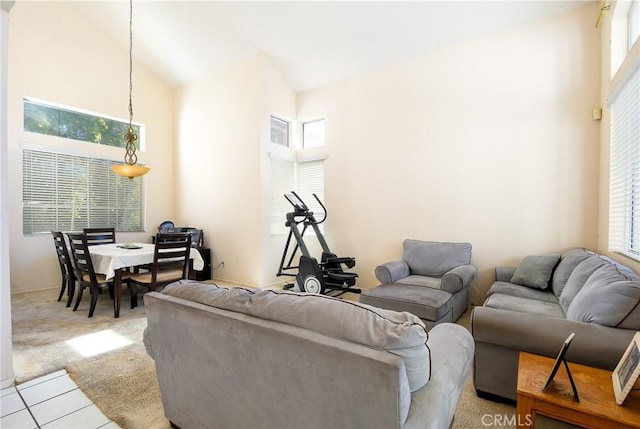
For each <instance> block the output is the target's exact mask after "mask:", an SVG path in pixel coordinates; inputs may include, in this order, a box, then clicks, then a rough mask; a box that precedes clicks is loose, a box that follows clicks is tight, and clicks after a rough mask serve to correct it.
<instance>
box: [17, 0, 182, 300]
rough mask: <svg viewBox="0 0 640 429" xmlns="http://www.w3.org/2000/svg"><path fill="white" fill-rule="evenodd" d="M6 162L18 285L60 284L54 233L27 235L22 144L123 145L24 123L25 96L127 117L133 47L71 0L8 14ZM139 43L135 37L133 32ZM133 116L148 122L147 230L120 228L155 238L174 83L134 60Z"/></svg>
mask: <svg viewBox="0 0 640 429" xmlns="http://www.w3.org/2000/svg"><path fill="white" fill-rule="evenodd" d="M9 34H10V43H9V72H8V75H9V76H8V82H9V83H8V85H9V89H8V92H9V94H8V110H9V114H8V128H9V129H8V134H9V136H8V137H9V139H8V142H9V143H8V164H9V183H8V188H9V206H10V228H11V235H10V239H11V248H10V252H11V289H12V291H13V292H18V291H27V290H35V289H45V288H51V287H57V286H59V284H60V270H59V267H58V265H57V261H56V258H55V257H54V256H55V253H54V249H53V242H52V238H51V236H50V235H49V234H44V235H39V236H32V237H24V236H23V235H22V156H21V154H22V152H21V148H22V144H23V142H28V143H38V144H45V145H49V146H52V147H59V148H62V149H64V150H69V149H70V150H77V151H81V152H85V153H87V152H88V153H93V154H100V155H104V156H106V157H114V159H122V157H123V156H124V151H123V150H122V149H116V148H108V147H100V146H98V145H91V144H86V143H80V142H75V141H70V140H64V139H59V138H45V137H43V136H38V135H34V134H31V133H25V132H23V131H22V98H23V97H24V96H29V97H34V98H38V99H43V100H47V101H51V102H55V103H60V104H63V105H68V106H73V107H77V108H81V109H85V110H89V111H93V112H97V113H102V114H106V115H109V116H113V117H118V118H123V119H128V116H129V114H128V110H127V106H128V88H129V85H128V69H129V61H128V52H127V50H126V48H125V47H120V46H118V45H116V44H115V43H114V42H113V41H111V40H110V39H108V38H107V37H106V36H105V35H104V34H103V33H101V32H100V31H98V30H96V29H95V26H94V25H92V24H91V23H90V22H89V21H88V20H87V18H86V17H85V16H84V15H82V14H81V13H79V12H78V11H77V10H76V8H75V6H74V5H73V3H72V2H18V3H17V4H16V5H15V7H14V8H13V9H12V11H11V14H10V16H9ZM134 50H135V40H134ZM133 86H134V94H133V107H134V121H136V122H140V123H143V124H145V125H146V126H147V135H146V138H147V140H146V141H147V144H146V151H145V152H144V153H140V154H139V156H140V160H141V161H143V162H145V163H147V164H148V165H149V166H150V167H151V172H150V173H149V174H148V175H147V176H145V180H146V210H147V214H146V221H147V232H146V233H140V234H121V235H120V234H119V239H122V240H123V241H138V240H140V241H150V238H149V236H150V235H151V234H153V233H154V232H155V231H156V227H157V226H158V224H159V223H160V222H161V221H163V220H165V219H170V218H173V217H174V195H175V191H174V156H173V152H174V145H173V143H174V126H173V124H174V122H173V110H172V106H173V91H172V89H171V88H170V87H169V86H167V85H166V84H165V83H163V82H162V81H161V80H160V79H158V78H157V77H156V76H155V75H154V74H152V73H150V72H149V71H148V70H146V69H145V68H144V67H142V66H141V65H140V64H138V63H135V62H134V72H133Z"/></svg>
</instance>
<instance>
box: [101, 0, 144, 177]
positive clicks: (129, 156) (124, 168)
mask: <svg viewBox="0 0 640 429" xmlns="http://www.w3.org/2000/svg"><path fill="white" fill-rule="evenodd" d="M132 51H133V0H129V129H128V131H127V133H126V134H125V135H124V139H125V141H126V145H125V151H126V152H125V154H124V162H125V163H124V164H121V165H112V166H111V169H112V170H113V171H114V173H116V174H117V175H119V176H124V177H128V178H129V180H131V179H133V178H134V177H138V176H142V175H144V174H147V173H148V172H149V170H150V168H149V167H145V166H143V165H138V164H136V162H137V161H138V156H137V155H136V141H137V140H138V136H137V135H136V133H134V132H133V127H132V126H131V122H132V121H133V103H132V102H131V93H132V92H133V83H132V81H133V79H132V76H133V55H132Z"/></svg>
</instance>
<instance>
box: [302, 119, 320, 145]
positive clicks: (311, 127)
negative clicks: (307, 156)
mask: <svg viewBox="0 0 640 429" xmlns="http://www.w3.org/2000/svg"><path fill="white" fill-rule="evenodd" d="M321 146H324V119H322V120H320V121H313V122H306V123H304V124H302V147H303V149H309V148H312V147H321Z"/></svg>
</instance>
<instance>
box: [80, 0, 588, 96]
mask: <svg viewBox="0 0 640 429" xmlns="http://www.w3.org/2000/svg"><path fill="white" fill-rule="evenodd" d="M585 3H586V2H585V1H583V0H572V1H571V0H569V1H560V0H557V1H556V0H534V1H520V0H503V1H412V2H403V1H371V2H370V1H352V2H346V1H337V2H322V1H316V2H308V1H290V2H287V1H285V2H271V1H258V2H250V1H228V2H223V1H182V0H175V1H147V0H145V1H140V0H138V1H134V4H133V51H134V56H135V57H136V58H137V59H138V60H139V61H141V62H142V63H143V64H145V65H146V66H147V67H149V68H150V69H152V70H154V71H155V73H157V74H158V75H159V76H160V77H161V78H162V79H164V80H165V81H166V82H167V83H169V84H170V85H172V86H180V85H183V84H186V83H189V82H191V81H193V80H196V79H198V78H200V77H202V76H204V75H206V74H207V73H211V72H212V71H213V70H215V69H217V68H220V67H224V66H225V65H226V64H228V63H230V62H233V61H235V60H238V59H240V58H242V57H245V56H248V55H250V54H252V53H255V52H260V51H261V52H263V53H264V54H265V55H267V56H268V58H269V59H270V61H271V62H272V63H273V64H274V65H275V66H276V67H277V68H278V69H279V70H280V72H281V73H282V75H283V77H284V78H285V79H286V80H287V81H288V83H289V84H290V85H291V87H292V88H293V89H294V90H296V91H305V90H309V89H313V88H317V87H321V86H324V85H327V84H330V83H332V82H335V81H338V80H342V79H345V78H348V77H350V76H353V75H356V74H358V73H363V72H366V71H367V70H370V69H373V68H376V67H380V66H382V65H384V64H386V63H392V62H396V61H399V60H402V59H404V58H408V57H411V56H415V55H419V54H421V53H425V52H427V51H429V50H433V49H437V48H439V47H443V46H446V45H449V44H454V43H458V42H460V41H463V40H465V39H468V38H471V37H482V36H483V35H486V34H489V33H491V32H494V31H498V30H501V29H505V28H508V27H510V26H515V25H518V24H522V23H524V22H527V21H530V20H534V19H537V18H540V17H543V16H545V15H549V14H554V13H559V12H562V11H565V10H567V9H569V8H572V7H576V6H581V5H584V4H585ZM74 6H75V7H77V8H79V9H80V10H81V11H82V12H83V13H84V14H86V16H87V18H88V19H89V20H91V21H93V22H94V23H95V25H96V26H99V27H101V28H103V29H104V31H106V32H108V34H109V35H110V37H112V38H113V39H114V40H115V41H117V43H119V44H121V45H122V46H123V47H125V48H126V47H127V46H128V37H129V28H128V26H129V4H128V2H122V1H83V2H74ZM595 18H596V17H594V20H595Z"/></svg>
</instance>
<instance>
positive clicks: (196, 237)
mask: <svg viewBox="0 0 640 429" xmlns="http://www.w3.org/2000/svg"><path fill="white" fill-rule="evenodd" d="M165 232H166V233H169V234H175V233H179V232H188V233H189V234H191V245H192V246H193V247H198V248H200V247H202V246H203V245H204V232H203V230H201V229H198V228H192V227H190V226H178V227H171V228H167V229H166V231H165Z"/></svg>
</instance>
